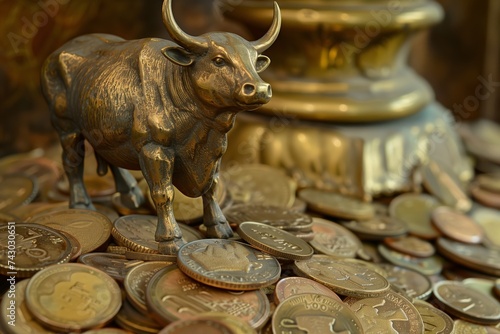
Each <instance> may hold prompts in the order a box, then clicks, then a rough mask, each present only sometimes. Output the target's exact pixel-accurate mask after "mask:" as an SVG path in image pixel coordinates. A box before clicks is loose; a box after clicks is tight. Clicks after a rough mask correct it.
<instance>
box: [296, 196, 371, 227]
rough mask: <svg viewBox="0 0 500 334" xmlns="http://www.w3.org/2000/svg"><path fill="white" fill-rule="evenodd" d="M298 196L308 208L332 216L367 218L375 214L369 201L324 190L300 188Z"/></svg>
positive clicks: (355, 218) (356, 218)
mask: <svg viewBox="0 0 500 334" xmlns="http://www.w3.org/2000/svg"><path fill="white" fill-rule="evenodd" d="M299 198H300V199H302V200H304V201H305V202H306V203H307V207H308V208H309V209H310V210H312V211H316V212H319V213H322V214H325V215H329V216H333V217H338V218H342V219H354V220H368V219H372V218H373V217H374V216H375V209H374V207H373V205H371V204H370V203H365V202H362V201H360V200H357V199H355V198H351V197H347V196H343V195H340V194H337V193H333V192H330V191H326V190H319V189H312V188H307V189H302V190H300V191H299Z"/></svg>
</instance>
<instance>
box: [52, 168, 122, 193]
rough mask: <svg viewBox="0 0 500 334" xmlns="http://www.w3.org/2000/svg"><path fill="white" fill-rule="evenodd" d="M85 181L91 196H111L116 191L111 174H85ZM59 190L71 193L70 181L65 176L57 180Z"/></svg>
mask: <svg viewBox="0 0 500 334" xmlns="http://www.w3.org/2000/svg"><path fill="white" fill-rule="evenodd" d="M83 183H84V184H85V188H86V189H87V193H88V194H89V196H90V197H91V198H94V197H103V196H111V195H113V194H114V193H115V191H116V190H115V181H114V179H113V177H112V176H111V175H109V174H108V175H107V176H99V175H97V174H85V175H84V177H83ZM57 190H58V191H59V192H60V193H62V194H65V195H69V182H68V179H67V178H66V177H63V178H61V179H60V180H59V182H57Z"/></svg>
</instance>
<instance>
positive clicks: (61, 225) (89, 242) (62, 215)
mask: <svg viewBox="0 0 500 334" xmlns="http://www.w3.org/2000/svg"><path fill="white" fill-rule="evenodd" d="M29 222H30V223H36V224H40V225H44V226H49V227H52V228H54V229H56V230H60V231H63V232H66V233H69V234H71V235H72V236H74V237H75V238H76V239H77V240H78V242H79V243H80V245H81V246H82V254H87V253H90V252H91V251H93V250H96V249H97V248H99V247H100V246H102V245H103V244H104V243H105V242H106V241H107V240H108V239H109V237H110V235H111V227H112V225H111V222H110V221H109V219H108V218H107V217H106V216H104V215H103V214H101V213H99V212H95V211H92V210H83V209H66V210H61V211H56V212H52V213H48V214H44V215H41V216H37V217H34V218H32V219H30V220H29Z"/></svg>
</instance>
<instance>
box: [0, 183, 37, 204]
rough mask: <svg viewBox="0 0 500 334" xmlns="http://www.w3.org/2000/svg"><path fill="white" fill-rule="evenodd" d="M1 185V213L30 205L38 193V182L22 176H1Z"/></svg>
mask: <svg viewBox="0 0 500 334" xmlns="http://www.w3.org/2000/svg"><path fill="white" fill-rule="evenodd" d="M0 184H2V187H0V211H1V212H9V211H10V210H12V209H14V208H16V207H18V206H21V205H25V204H28V203H30V202H31V201H32V200H34V199H35V197H36V195H37V193H38V183H37V182H36V180H35V179H33V178H31V177H28V176H24V175H21V174H8V175H0Z"/></svg>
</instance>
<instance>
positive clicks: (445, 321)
mask: <svg viewBox="0 0 500 334" xmlns="http://www.w3.org/2000/svg"><path fill="white" fill-rule="evenodd" d="M413 305H414V306H415V308H416V309H417V311H418V313H420V316H421V317H422V320H423V322H424V330H425V333H426V334H451V333H453V332H454V331H453V327H454V326H453V319H451V318H450V316H449V315H448V314H446V313H444V312H443V311H441V310H440V309H438V308H436V307H434V306H433V305H431V304H429V303H427V302H424V301H422V300H414V301H413ZM455 333H461V332H455Z"/></svg>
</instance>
